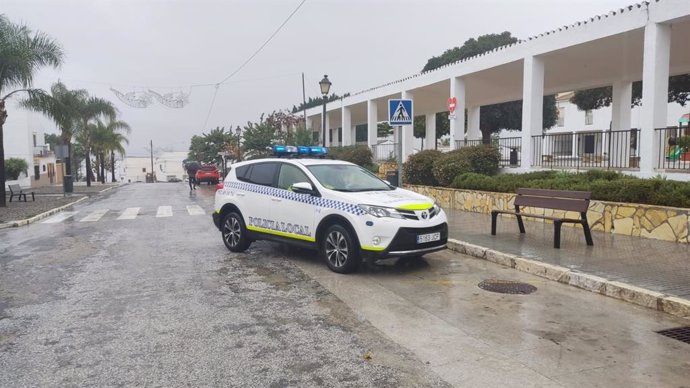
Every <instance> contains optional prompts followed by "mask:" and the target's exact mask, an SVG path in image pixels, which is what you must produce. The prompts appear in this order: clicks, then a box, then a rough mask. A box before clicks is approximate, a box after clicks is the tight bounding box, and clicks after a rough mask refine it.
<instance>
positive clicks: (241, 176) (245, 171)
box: [235, 164, 252, 182]
mask: <svg viewBox="0 0 690 388" xmlns="http://www.w3.org/2000/svg"><path fill="white" fill-rule="evenodd" d="M251 168H252V165H251V164H250V165H248V166H242V167H237V168H236V169H235V175H236V176H237V179H238V180H241V181H245V182H247V181H249V170H251Z"/></svg>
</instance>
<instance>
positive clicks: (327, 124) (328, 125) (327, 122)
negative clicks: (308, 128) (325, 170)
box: [324, 112, 331, 147]
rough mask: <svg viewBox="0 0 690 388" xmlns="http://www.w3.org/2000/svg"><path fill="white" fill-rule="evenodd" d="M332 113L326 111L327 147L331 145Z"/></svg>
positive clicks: (325, 142)
mask: <svg viewBox="0 0 690 388" xmlns="http://www.w3.org/2000/svg"><path fill="white" fill-rule="evenodd" d="M330 116H331V115H330V114H329V113H328V112H326V140H325V141H324V144H325V145H326V147H330V146H331V117H330Z"/></svg>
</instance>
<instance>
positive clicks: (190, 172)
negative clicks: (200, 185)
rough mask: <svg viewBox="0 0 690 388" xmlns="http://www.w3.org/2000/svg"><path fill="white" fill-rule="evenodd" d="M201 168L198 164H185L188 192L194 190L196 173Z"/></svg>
mask: <svg viewBox="0 0 690 388" xmlns="http://www.w3.org/2000/svg"><path fill="white" fill-rule="evenodd" d="M200 168H201V165H200V164H199V162H195V161H191V162H186V163H185V169H186V170H187V176H188V177H189V191H192V190H196V186H197V182H196V172H197V171H198V170H199V169H200Z"/></svg>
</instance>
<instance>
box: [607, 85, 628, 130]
mask: <svg viewBox="0 0 690 388" xmlns="http://www.w3.org/2000/svg"><path fill="white" fill-rule="evenodd" d="M631 102H632V82H630V81H620V82H616V83H614V84H613V95H612V104H611V105H612V106H611V129H612V130H614V131H623V130H629V129H630V112H631V108H630V104H631Z"/></svg>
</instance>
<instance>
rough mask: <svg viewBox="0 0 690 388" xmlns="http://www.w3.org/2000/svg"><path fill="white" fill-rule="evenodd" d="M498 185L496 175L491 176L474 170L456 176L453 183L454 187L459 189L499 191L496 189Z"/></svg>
mask: <svg viewBox="0 0 690 388" xmlns="http://www.w3.org/2000/svg"><path fill="white" fill-rule="evenodd" d="M496 186H497V179H496V177H490V176H487V175H482V174H477V173H474V172H467V173H464V174H460V175H458V176H456V177H455V179H454V180H453V184H452V187H455V188H457V189H466V190H479V191H498V190H496Z"/></svg>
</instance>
